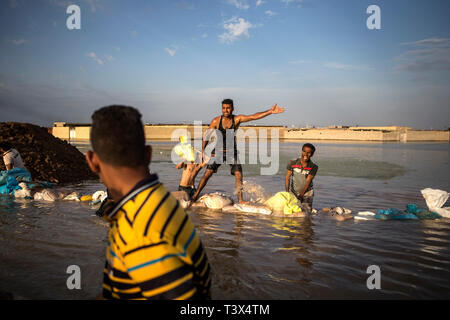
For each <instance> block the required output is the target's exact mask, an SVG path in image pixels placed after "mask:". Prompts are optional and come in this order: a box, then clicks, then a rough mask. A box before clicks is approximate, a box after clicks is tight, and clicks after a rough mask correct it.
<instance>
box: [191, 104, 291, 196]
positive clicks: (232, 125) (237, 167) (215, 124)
mask: <svg viewBox="0 0 450 320" xmlns="http://www.w3.org/2000/svg"><path fill="white" fill-rule="evenodd" d="M233 110H234V106H233V100H231V99H225V100H223V101H222V115H221V116H217V117H215V118H214V119H213V120H212V121H211V124H210V125H209V129H210V130H219V131H220V133H221V134H222V142H223V144H222V145H223V161H224V163H225V161H226V158H227V156H226V151H227V150H226V147H227V142H226V138H227V135H226V131H227V130H232V133H233V135H232V136H233V139H234V141H233V145H234V150H233V151H234V155H233V164H230V166H231V174H232V175H234V177H235V178H236V190H237V197H238V201H239V203H243V202H244V201H243V200H242V166H241V164H240V163H238V161H237V148H236V136H235V132H236V130H237V129H238V127H239V125H240V124H241V123H243V122H248V121H252V120H258V119H262V118H264V117H267V116H268V115H271V114H276V113H282V112H284V108H282V107H277V104H274V105H273V106H272V108H270V109H269V110H267V111H264V112H258V113H255V114H252V115H249V116H246V115H242V114H240V115H234V114H233ZM207 144H208V140H204V141H203V142H202V155H203V154H204V152H205V147H206V145H207ZM230 152H231V150H230ZM218 154H219V155H220V152H218ZM213 155H214V151H213ZM220 165H221V164H220V163H216V162H213V163H212V164H209V165H208V166H207V167H206V171H205V174H204V175H203V177H202V180H201V181H200V183H199V185H198V188H197V192H196V193H195V194H194V196H193V197H192V202H191V203H193V202H195V201H196V200H197V198H198V196H199V194H200V192H201V191H202V189H203V188H204V187H205V185H206V183H207V182H208V180H209V178H210V177H211V176H212V175H213V173H215V172H217V169H218V168H219V167H220Z"/></svg>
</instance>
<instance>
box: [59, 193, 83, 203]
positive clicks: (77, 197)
mask: <svg viewBox="0 0 450 320" xmlns="http://www.w3.org/2000/svg"><path fill="white" fill-rule="evenodd" d="M63 200H68V201H80V194H79V193H78V192H72V193H70V194H68V195H67V196H65V197H64V198H63Z"/></svg>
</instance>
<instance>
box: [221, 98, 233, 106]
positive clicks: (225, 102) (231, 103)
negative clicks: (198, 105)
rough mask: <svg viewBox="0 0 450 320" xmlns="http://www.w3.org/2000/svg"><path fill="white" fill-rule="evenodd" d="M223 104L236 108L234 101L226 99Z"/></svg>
mask: <svg viewBox="0 0 450 320" xmlns="http://www.w3.org/2000/svg"><path fill="white" fill-rule="evenodd" d="M222 104H229V105H231V107H232V108H234V105H233V100H231V99H224V100H223V101H222Z"/></svg>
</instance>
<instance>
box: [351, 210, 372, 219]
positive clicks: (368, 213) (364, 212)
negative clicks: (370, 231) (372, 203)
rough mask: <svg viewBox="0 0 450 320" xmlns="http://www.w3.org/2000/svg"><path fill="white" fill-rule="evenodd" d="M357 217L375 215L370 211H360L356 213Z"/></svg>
mask: <svg viewBox="0 0 450 320" xmlns="http://www.w3.org/2000/svg"><path fill="white" fill-rule="evenodd" d="M358 216H375V213H373V212H370V211H361V212H358ZM355 218H356V217H355Z"/></svg>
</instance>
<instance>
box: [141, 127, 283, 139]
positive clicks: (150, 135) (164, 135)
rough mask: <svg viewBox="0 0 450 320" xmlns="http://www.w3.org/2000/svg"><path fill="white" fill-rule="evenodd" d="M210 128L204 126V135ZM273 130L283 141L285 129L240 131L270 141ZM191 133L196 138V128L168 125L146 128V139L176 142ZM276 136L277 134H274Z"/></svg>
mask: <svg viewBox="0 0 450 320" xmlns="http://www.w3.org/2000/svg"><path fill="white" fill-rule="evenodd" d="M208 127H209V126H202V133H201V135H202V136H203V134H204V133H205V131H206V130H207V129H208ZM272 130H278V137H279V139H282V138H283V137H284V131H285V129H284V127H256V126H255V127H240V131H241V133H242V134H244V135H247V136H253V135H254V134H256V136H257V137H258V138H259V137H260V136H261V135H262V136H264V132H265V136H266V137H267V138H268V139H270V138H272V133H274V132H272ZM186 131H187V132H189V134H190V136H191V139H193V138H194V126H191V125H167V126H161V125H158V126H145V127H144V132H145V138H146V139H147V140H171V137H172V135H173V136H174V140H177V139H178V137H179V136H180V135H182V134H185V132H186ZM274 134H275V135H276V133H274Z"/></svg>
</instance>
